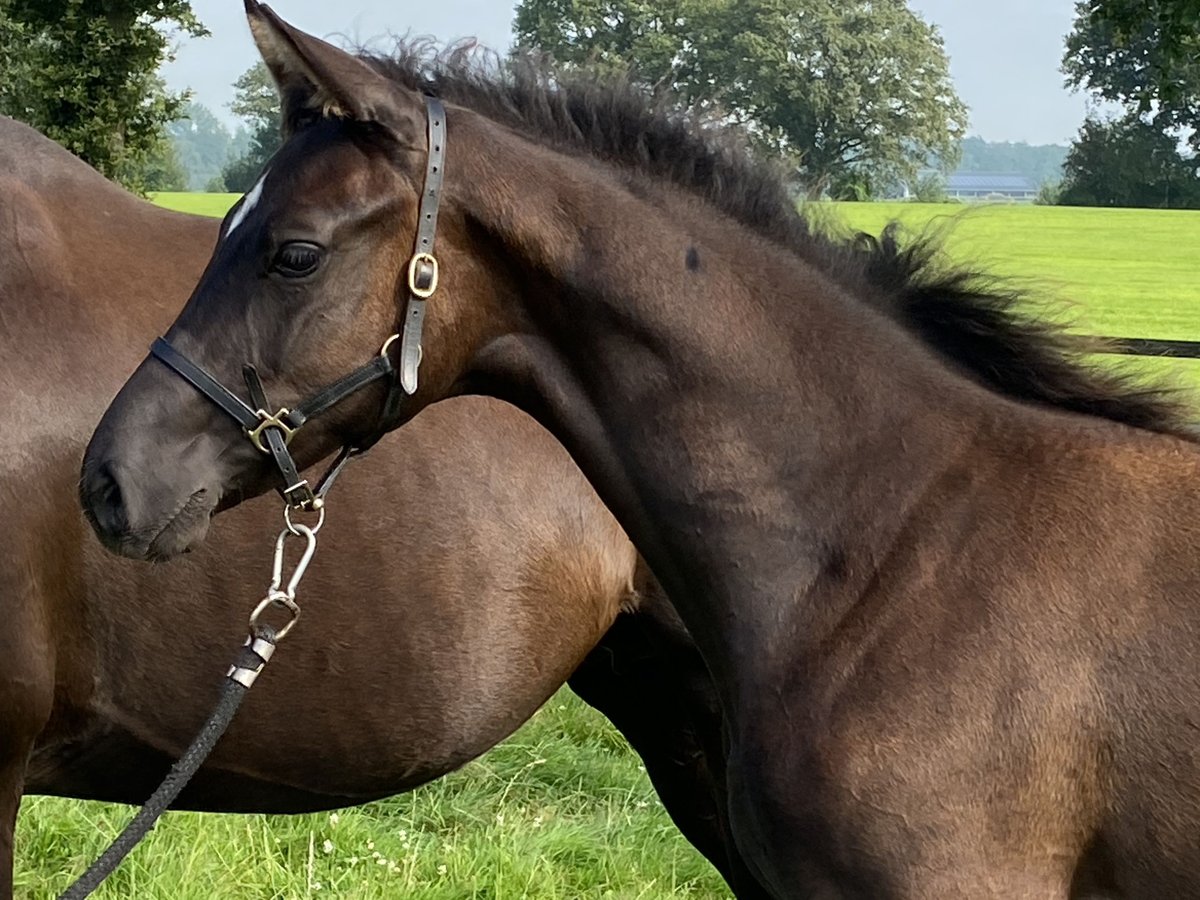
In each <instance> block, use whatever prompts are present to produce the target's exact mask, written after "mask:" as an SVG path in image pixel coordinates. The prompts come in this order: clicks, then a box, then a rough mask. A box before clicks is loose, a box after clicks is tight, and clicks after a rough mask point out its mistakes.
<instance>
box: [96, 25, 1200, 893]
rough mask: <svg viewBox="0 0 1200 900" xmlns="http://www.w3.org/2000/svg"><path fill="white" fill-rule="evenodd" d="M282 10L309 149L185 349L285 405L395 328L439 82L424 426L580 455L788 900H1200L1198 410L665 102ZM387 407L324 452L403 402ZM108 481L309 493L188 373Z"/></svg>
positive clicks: (99, 451) (143, 516)
mask: <svg viewBox="0 0 1200 900" xmlns="http://www.w3.org/2000/svg"><path fill="white" fill-rule="evenodd" d="M247 7H248V10H249V13H250V20H251V26H252V28H253V30H254V32H255V37H256V39H257V41H258V44H259V47H260V49H261V50H262V52H263V56H264V58H265V59H266V61H267V63H268V65H269V66H270V67H271V69H272V71H273V72H274V73H275V76H276V78H277V79H278V81H279V84H280V87H281V90H282V93H283V96H284V98H285V118H286V121H287V129H288V139H287V141H286V143H285V144H284V146H283V148H282V149H281V151H280V153H279V154H278V155H277V156H276V157H275V159H274V160H273V161H272V163H271V164H270V167H269V170H268V172H267V174H266V175H265V177H264V178H263V180H262V181H260V183H259V186H258V188H257V189H256V190H255V191H254V192H253V194H252V195H251V197H252V200H248V201H246V202H245V203H244V204H243V205H242V206H241V207H240V209H239V211H238V212H236V213H235V214H234V216H233V217H231V219H230V220H229V222H227V225H226V229H225V231H224V232H223V235H222V240H221V242H220V244H219V246H218V248H217V250H216V253H215V255H214V258H213V261H212V263H211V266H210V268H209V270H208V271H207V273H206V275H205V277H204V278H203V279H202V280H201V282H200V284H199V286H198V287H197V289H196V291H195V293H194V294H193V296H192V298H191V300H190V301H189V303H188V306H187V307H186V308H185V310H184V312H183V313H182V314H181V316H180V317H179V318H178V319H177V320H176V323H175V325H174V326H173V327H172V328H171V330H170V331H169V332H168V335H167V337H168V339H169V340H170V341H171V342H172V343H173V344H174V345H175V346H176V347H177V348H179V349H180V350H181V351H182V352H183V353H185V354H187V355H188V356H190V357H191V358H192V359H194V360H195V361H197V362H199V363H200V364H201V365H203V366H205V367H206V368H208V369H209V370H210V371H211V372H213V373H214V374H215V375H216V376H217V377H218V378H220V379H221V380H222V381H224V382H225V383H227V384H236V383H237V378H238V372H239V370H240V367H241V366H242V365H243V364H244V363H247V362H251V363H254V364H256V365H257V366H258V367H259V368H260V369H261V370H262V371H263V372H264V373H269V376H270V384H271V387H272V389H273V390H274V391H276V392H277V393H278V394H279V396H280V397H281V398H282V399H284V400H288V399H291V398H294V397H299V396H303V395H304V394H306V393H307V392H309V391H311V390H313V389H315V388H316V387H318V386H320V385H322V384H325V383H327V382H329V381H331V380H332V379H334V378H337V377H339V376H341V375H343V374H344V373H346V372H347V371H349V370H351V369H353V368H354V367H356V366H358V365H359V364H361V363H362V362H364V361H365V360H367V359H370V358H371V355H372V354H374V353H377V352H378V348H379V346H380V345H381V344H382V343H383V341H384V339H385V338H387V336H388V335H390V334H392V333H394V332H396V331H397V330H398V329H397V324H396V323H397V321H398V320H399V319H400V318H401V316H402V315H404V310H405V309H406V308H407V309H411V308H412V306H411V304H409V305H408V306H407V307H406V305H405V301H406V299H407V294H408V291H407V289H406V287H405V286H406V284H407V283H408V282H407V279H406V269H407V267H408V264H409V260H410V258H412V253H413V244H414V229H415V225H416V222H417V215H418V212H417V211H418V200H419V196H420V195H421V193H422V191H423V190H425V188H424V185H426V184H427V183H428V182H427V178H426V166H427V160H428V158H429V153H430V147H429V141H428V137H427V135H428V133H429V131H428V123H427V112H426V111H427V104H426V103H425V102H424V101H423V100H422V98H421V96H420V94H419V91H420V90H427V91H430V92H433V93H436V94H438V95H440V96H441V97H442V98H443V99H444V100H445V101H446V103H447V124H448V134H447V145H448V146H447V153H448V155H447V169H446V172H445V184H444V188H443V191H442V196H441V223H440V225H439V231H438V242H439V243H438V251H437V252H438V256H439V258H440V262H441V286H440V288H439V290H438V291H437V292H436V294H435V295H434V297H433V298H432V299H431V300H430V301H429V304H428V313H427V318H426V321H425V328H424V340H423V349H424V354H423V360H422V362H421V365H420V369H419V374H420V381H419V386H418V387H417V389H416V391H415V393H414V394H413V395H412V396H411V397H410V398H409V402H408V406H407V407H406V414H407V415H413V414H415V412H416V411H417V410H418V409H421V408H422V407H424V406H426V405H428V404H430V403H432V402H434V401H436V400H439V399H442V398H444V397H447V396H450V395H453V394H457V393H467V392H479V393H486V394H491V395H494V396H498V397H502V398H505V399H508V400H510V401H512V402H514V403H515V404H517V405H519V406H521V407H523V408H524V409H526V410H528V411H529V412H531V413H532V414H534V415H535V416H536V417H537V418H538V419H539V420H540V421H541V422H542V423H543V424H545V425H546V426H547V427H548V428H549V429H550V430H551V431H552V432H553V433H554V434H555V435H556V436H557V437H558V438H559V439H560V440H561V441H562V443H563V444H564V445H565V446H566V447H567V449H568V450H569V451H570V453H571V455H572V456H573V457H574V459H575V460H576V462H578V463H579V465H580V467H581V468H582V469H583V471H584V473H585V474H586V475H587V477H588V479H589V480H590V481H591V482H592V484H593V485H594V486H595V487H596V488H597V490H598V492H599V493H600V495H601V497H602V498H603V499H604V501H605V503H606V504H607V505H608V506H609V508H610V509H612V510H613V512H614V513H615V514H616V517H617V519H618V520H619V521H620V522H621V524H622V526H623V527H624V528H625V530H626V531H627V532H628V533H629V534H630V535H631V536H632V538H633V540H634V542H635V544H636V545H637V547H638V549H639V550H640V551H641V552H642V554H643V555H644V557H645V558H646V559H647V561H648V562H649V564H650V566H651V568H652V569H653V571H654V572H655V574H656V575H657V576H658V578H659V579H660V580H661V581H662V583H663V584H664V586H665V587H666V588H667V591H668V593H669V595H670V596H671V599H672V601H673V603H674V604H675V606H676V607H677V609H678V610H679V612H680V614H681V616H682V618H683V620H684V622H685V623H686V624H687V626H688V628H689V630H690V632H691V633H692V635H693V636H694V637H695V639H696V641H697V643H698V645H699V647H700V649H701V651H702V653H703V655H704V658H705V659H706V661H707V663H708V665H709V668H710V669H711V671H712V672H713V674H714V676H715V680H716V683H717V686H718V691H719V695H720V697H721V702H722V706H723V709H724V713H725V716H726V720H727V723H728V726H729V730H730V741H729V754H730V755H729V760H728V766H729V769H728V771H729V798H730V804H731V811H732V825H733V829H734V834H735V837H736V840H737V844H738V847H739V848H740V850H741V852H742V855H743V856H744V857H745V858H746V859H747V860H748V861H749V862H750V864H751V865H752V867H753V868H754V869H755V870H756V871H757V872H758V874H759V875H760V877H761V879H762V880H763V881H764V883H766V884H768V885H769V886H770V888H771V891H772V893H773V894H774V895H775V896H778V897H820V898H930V900H933V898H937V900H941V898H951V897H954V898H957V897H971V898H983V897H990V898H1045V900H1050V898H1055V900H1057V898H1065V897H1084V896H1092V895H1096V894H1100V895H1107V896H1121V897H1137V898H1164V897H1195V896H1200V841H1198V840H1197V835H1198V834H1200V732H1198V730H1197V727H1196V721H1197V717H1198V716H1200V674H1198V673H1200V669H1198V668H1197V666H1196V664H1195V652H1196V647H1197V644H1198V642H1200V603H1198V602H1197V601H1198V600H1200V580H1198V577H1197V574H1196V562H1195V560H1196V551H1197V548H1198V547H1200V525H1198V524H1197V523H1200V451H1198V449H1197V447H1196V445H1195V443H1194V442H1193V441H1192V440H1190V437H1189V436H1188V434H1187V432H1186V429H1185V428H1184V426H1183V425H1182V424H1181V418H1180V416H1179V414H1178V410H1176V409H1175V408H1173V407H1172V405H1171V404H1170V402H1169V401H1168V400H1166V399H1164V398H1162V397H1160V396H1157V395H1154V394H1147V393H1142V392H1139V391H1138V390H1137V389H1136V388H1134V387H1131V386H1129V385H1127V384H1124V383H1123V382H1121V381H1120V380H1119V379H1116V378H1113V377H1110V376H1105V375H1102V374H1097V373H1093V372H1089V371H1087V370H1085V369H1083V368H1081V367H1080V366H1079V365H1078V364H1077V362H1075V360H1074V358H1073V357H1072V356H1071V355H1070V354H1068V353H1066V352H1065V349H1066V346H1067V344H1066V341H1065V338H1063V337H1062V336H1061V334H1059V333H1058V332H1057V331H1056V330H1055V329H1053V328H1052V327H1050V326H1038V325H1031V324H1027V323H1024V322H1022V321H1021V320H1020V319H1019V318H1016V317H1013V316H1012V315H1010V314H1007V313H1006V312H1005V311H1004V310H1005V304H1006V302H1007V301H1008V300H1009V299H1010V298H1006V297H1004V296H1002V295H998V294H996V293H994V292H989V291H988V290H987V289H979V288H973V287H972V285H971V281H970V279H968V278H967V277H966V276H956V275H954V274H951V275H950V276H948V277H947V278H945V279H943V280H942V281H941V282H939V284H940V286H941V287H942V288H944V290H943V291H940V292H939V291H936V290H930V289H929V288H930V282H929V281H928V279H929V278H930V277H931V276H930V275H929V272H928V270H927V269H925V268H923V267H922V266H921V265H920V264H919V261H920V257H919V256H917V257H912V256H910V257H905V255H904V254H903V253H902V252H899V251H892V250H887V247H886V245H884V247H876V248H871V247H866V248H851V247H844V246H841V245H836V244H832V243H830V242H828V241H826V240H823V239H821V238H819V237H817V236H814V235H812V234H809V233H808V232H807V231H806V230H805V228H804V227H803V224H802V223H801V222H800V220H799V218H798V217H797V216H796V215H795V213H794V211H793V210H792V209H791V207H790V202H789V200H788V194H787V192H786V190H785V189H784V187H783V185H782V183H781V182H780V181H779V179H778V178H777V177H776V176H774V175H773V174H772V173H771V172H769V171H767V170H765V169H763V168H761V167H755V166H754V165H752V164H751V163H749V162H748V161H747V160H746V159H745V157H744V156H742V155H741V153H740V151H739V150H738V149H737V147H736V146H735V145H733V144H730V143H728V142H721V141H720V140H718V139H716V138H711V137H706V136H705V135H704V134H703V133H701V132H700V131H698V130H697V129H696V128H695V127H693V126H691V125H690V124H689V122H688V121H687V120H686V118H685V117H682V116H680V115H678V114H673V115H669V114H657V113H654V112H651V111H648V110H647V108H646V104H645V101H644V98H642V97H641V96H640V95H639V94H638V93H637V92H636V91H632V90H630V89H627V88H623V87H622V86H620V85H611V84H602V83H597V82H594V81H588V80H586V79H584V80H579V81H573V80H572V78H571V77H570V76H569V75H567V74H564V73H558V74H554V75H551V74H547V73H544V72H539V71H537V70H536V69H534V68H532V67H531V66H528V65H522V64H520V63H516V64H515V65H514V67H513V68H512V69H510V70H508V71H507V72H490V71H482V70H473V69H472V68H471V67H470V66H469V64H466V63H464V62H463V61H462V59H461V57H451V58H450V59H448V60H444V61H443V64H442V65H441V66H439V65H438V64H437V62H436V61H435V62H433V63H429V62H428V61H424V60H420V59H412V58H400V59H398V60H393V61H388V60H367V61H364V60H361V59H357V58H354V57H352V56H350V55H348V54H346V53H344V52H342V51H339V50H337V49H335V48H333V47H331V46H329V45H327V44H325V43H323V42H320V41H318V40H316V39H314V38H312V37H310V36H308V35H305V34H303V33H302V32H299V31H297V30H295V29H292V28H290V27H289V26H287V25H286V24H284V23H283V22H281V21H280V20H279V19H278V18H277V17H275V16H274V15H273V14H272V13H271V12H270V11H269V10H267V9H266V8H265V7H261V6H259V5H258V4H256V3H253V2H248V3H247ZM235 225H236V227H233V226H235ZM885 250H886V251H887V252H885ZM297 254H301V255H302V256H303V259H305V260H306V261H307V262H308V263H311V265H306V266H305V271H303V272H297V271H296V269H295V267H294V266H293V265H292V264H291V263H292V261H294V260H295V259H298V258H301V257H300V256H298V255H297ZM889 297H890V298H893V299H895V300H896V301H898V302H897V303H896V310H899V311H900V313H899V314H897V312H896V311H889V309H888V308H887V307H888V304H887V303H886V302H885V301H886V299H887V298H889ZM945 341H950V342H951V344H950V345H949V346H942V345H941V344H939V342H945ZM410 349H411V347H410ZM963 362H966V364H967V365H966V366H965V367H964V365H963ZM968 370H972V371H968ZM981 381H991V382H992V385H991V386H992V387H995V386H998V385H999V386H1003V387H1004V388H1005V392H1004V394H1002V393H1001V392H997V391H994V390H989V389H987V387H985V386H984V385H983V384H981V383H980V382H981ZM382 401H383V395H382V391H379V390H372V391H367V392H363V393H361V394H359V395H357V396H355V397H353V398H351V399H350V400H348V401H346V403H345V404H344V405H343V406H342V407H340V409H339V410H338V411H337V413H336V414H333V415H331V416H329V417H328V418H326V419H324V420H322V421H320V422H315V423H312V424H311V427H309V428H308V431H307V433H305V434H303V435H300V436H299V437H298V438H297V440H296V441H295V444H294V449H295V451H296V452H297V454H298V455H299V456H300V458H301V459H303V460H305V461H313V460H316V459H317V458H318V457H320V456H323V455H324V454H327V453H329V452H330V451H332V450H333V449H334V448H336V447H337V446H338V445H339V444H342V443H345V442H347V441H354V440H358V439H361V438H362V437H363V436H364V435H370V434H372V433H373V432H374V431H376V430H378V429H379V428H380V427H383V426H385V425H388V426H390V425H391V424H393V423H390V422H382V421H381V418H380V410H381V407H382ZM151 447H158V448H162V447H166V448H168V449H169V451H170V452H169V453H167V454H164V455H163V457H162V459H160V460H155V461H149V456H148V454H149V449H150V448H151ZM132 461H141V463H140V464H141V466H142V468H141V469H140V470H139V471H137V472H136V473H135V472H134V471H133V469H132V466H131V462H132ZM84 475H85V486H84V487H85V491H84V497H85V501H86V503H87V504H88V508H89V509H90V512H91V515H92V517H93V521H94V522H96V523H97V525H98V527H99V530H100V533H101V535H102V537H103V538H104V540H105V541H106V542H107V543H108V544H109V545H110V546H112V547H114V548H118V549H121V550H122V551H123V552H126V553H129V554H131V555H140V556H144V555H147V553H148V552H150V551H151V549H152V548H151V547H150V545H149V543H148V542H146V541H145V540H142V539H140V538H139V534H144V533H146V532H147V531H154V532H155V533H160V534H168V537H169V539H168V540H166V541H159V542H158V543H157V544H156V545H155V546H154V547H153V552H155V553H159V554H165V553H171V552H177V551H180V550H182V549H184V548H185V547H188V546H191V545H194V544H195V543H196V542H198V541H199V540H200V539H201V538H202V537H203V534H204V526H205V524H206V522H207V515H203V516H201V515H198V514H197V515H188V516H184V517H179V516H177V515H176V512H177V511H178V510H179V509H180V508H181V506H182V504H183V503H184V502H185V501H187V499H188V498H189V497H195V496H201V497H202V498H203V499H202V501H201V502H202V504H203V505H204V506H205V507H206V508H205V509H204V512H206V513H207V511H208V510H209V509H212V508H215V507H216V505H217V504H218V503H230V502H233V500H234V499H236V497H237V496H240V493H238V492H246V493H253V492H256V491H262V490H265V489H267V488H268V487H270V486H272V485H273V483H274V482H273V475H272V471H271V469H269V468H268V467H267V465H266V464H265V462H264V460H263V459H262V457H261V455H259V454H258V453H257V452H256V451H255V450H254V449H253V448H252V447H251V446H250V445H249V443H248V442H247V441H246V440H245V437H244V436H243V435H242V434H241V433H239V431H238V429H237V428H236V426H235V425H234V424H233V423H232V422H231V421H230V420H228V419H227V418H225V417H223V415H222V414H220V413H219V412H218V411H217V410H215V409H214V408H213V407H212V406H211V405H210V404H209V403H208V401H207V400H206V399H204V398H203V397H202V396H200V395H199V394H198V393H196V392H195V391H193V390H192V389H191V388H190V387H189V386H188V385H187V384H185V383H184V382H183V381H181V380H180V378H179V377H178V376H177V375H176V374H175V373H174V372H172V371H170V370H169V369H167V368H166V367H165V366H163V365H162V364H160V363H159V362H158V361H156V360H148V361H147V362H145V363H143V365H142V366H141V367H140V368H139V370H138V371H137V372H136V373H135V374H134V375H133V377H132V378H131V379H130V381H129V382H128V383H127V385H126V386H125V388H124V389H123V390H122V393H121V394H120V395H119V396H118V398H117V400H116V401H115V402H114V404H113V405H112V406H111V407H110V409H109V411H108V413H107V414H106V416H105V418H104V420H103V422H102V423H101V425H100V427H99V429H98V430H97V432H96V435H95V437H94V438H93V442H92V444H91V446H90V449H89V453H88V456H87V459H86V462H85V468H84ZM199 492H203V493H202V494H200V493H199ZM164 529H166V531H164Z"/></svg>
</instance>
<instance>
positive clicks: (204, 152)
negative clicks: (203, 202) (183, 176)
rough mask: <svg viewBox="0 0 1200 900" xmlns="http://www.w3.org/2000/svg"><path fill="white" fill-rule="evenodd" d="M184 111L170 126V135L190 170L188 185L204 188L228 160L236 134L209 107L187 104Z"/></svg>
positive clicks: (176, 150) (185, 165)
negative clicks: (230, 131)
mask: <svg viewBox="0 0 1200 900" xmlns="http://www.w3.org/2000/svg"><path fill="white" fill-rule="evenodd" d="M181 113H182V114H181V116H180V118H179V119H177V120H176V121H174V122H172V123H171V124H170V125H168V126H167V135H168V136H169V137H170V139H171V145H172V146H173V147H174V149H175V153H176V155H177V156H178V158H179V163H180V165H181V166H182V167H183V169H184V171H185V172H187V183H188V188H189V189H191V190H193V191H199V190H203V189H204V188H205V186H207V185H208V183H209V182H211V181H212V180H213V179H214V178H216V177H217V176H219V175H220V174H221V168H222V166H224V165H225V163H226V162H228V160H229V156H230V151H231V149H232V147H233V137H232V136H231V135H230V134H229V129H228V128H226V127H225V125H224V124H223V123H222V122H221V121H220V120H219V119H218V118H217V117H216V116H215V115H213V113H212V110H210V109H209V108H208V107H207V106H204V105H202V104H200V103H187V104H185V105H184V107H183V109H182V110H181Z"/></svg>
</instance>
